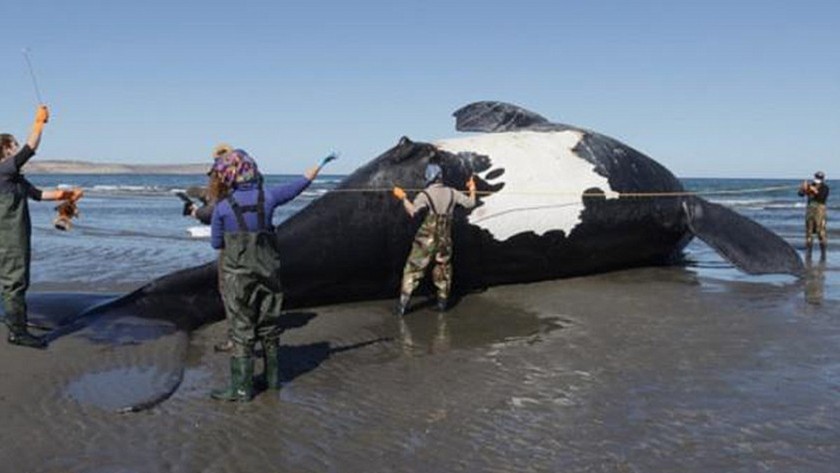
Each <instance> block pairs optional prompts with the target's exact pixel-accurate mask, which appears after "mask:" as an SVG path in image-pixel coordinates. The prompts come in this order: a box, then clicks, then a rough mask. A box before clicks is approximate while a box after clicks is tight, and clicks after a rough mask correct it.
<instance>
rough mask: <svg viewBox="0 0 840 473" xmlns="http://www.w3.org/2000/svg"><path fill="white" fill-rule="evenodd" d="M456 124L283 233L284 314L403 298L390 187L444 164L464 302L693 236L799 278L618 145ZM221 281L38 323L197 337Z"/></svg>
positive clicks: (74, 309)
mask: <svg viewBox="0 0 840 473" xmlns="http://www.w3.org/2000/svg"><path fill="white" fill-rule="evenodd" d="M455 117H456V127H457V129H458V130H460V131H469V132H479V133H477V134H472V135H468V136H464V137H460V138H454V139H447V140H441V141H437V142H434V143H419V142H413V141H411V140H409V139H408V138H402V139H400V140H399V142H398V143H397V144H396V146H394V147H393V148H391V149H389V150H387V151H386V152H385V153H383V154H382V155H380V156H379V157H377V158H375V159H373V160H372V161H370V162H369V163H367V164H366V165H364V166H362V167H361V168H359V169H358V170H356V171H355V172H354V173H353V174H351V175H350V176H348V177H347V178H346V179H345V180H344V181H343V182H342V183H341V184H340V185H338V187H337V188H336V189H335V190H334V191H333V192H330V193H327V194H326V195H324V196H322V197H320V198H319V199H317V200H315V201H313V202H312V203H311V204H310V205H308V206H307V207H306V208H304V209H303V210H301V211H300V212H299V213H297V214H296V215H294V216H292V217H291V218H289V219H288V220H286V221H285V222H283V223H282V224H281V225H279V226H278V227H277V228H276V230H275V232H276V236H277V239H278V242H279V244H280V246H281V248H282V252H283V265H284V266H283V269H284V273H283V281H282V283H283V286H284V290H285V306H286V307H288V308H295V307H302V306H311V305H319V304H327V303H332V302H340V301H352V300H363V299H378V298H395V297H396V296H397V294H398V290H399V289H398V288H399V283H400V278H401V273H402V267H403V264H404V262H405V259H406V256H407V255H408V252H409V249H410V246H411V242H412V239H413V236H414V232H415V231H416V229H417V227H418V226H419V223H420V222H419V220H420V219H419V218H417V219H414V220H413V221H412V220H411V219H409V217H408V216H407V215H406V214H405V212H404V210H403V209H402V204H401V203H400V202H399V201H397V200H396V199H394V198H393V197H392V195H391V192H390V190H391V188H392V186H394V185H399V186H401V187H404V188H406V189H408V190H409V193H410V194H411V193H412V192H411V190H412V189H415V190H416V189H419V188H421V187H422V184H423V177H424V169H425V166H426V164H427V163H428V162H430V161H435V162H438V163H440V164H441V166H443V168H444V170H445V176H446V182H447V184H449V185H451V186H454V187H458V188H462V189H463V188H464V185H465V182H466V181H467V179H468V177H469V176H471V175H475V176H476V177H477V184H478V191H479V203H478V205H477V206H476V207H475V208H474V209H472V210H470V211H464V210H463V209H459V210H458V211H456V214H455V222H454V225H453V240H454V245H455V254H454V258H453V265H454V292H453V295H455V296H457V295H463V294H466V293H468V292H470V291H473V290H478V289H482V288H486V287H489V286H493V285H499V284H508V283H524V282H530V281H540V280H546V279H553V278H563V277H570V276H580V275H586V274H593V273H599V272H605V271H612V270H617V269H622V268H631V267H639V266H649V265H667V264H675V263H679V262H680V261H681V255H682V250H683V249H684V248H685V246H686V245H687V244H688V242H689V241H690V240H691V239H692V238H694V237H699V238H701V239H702V240H703V241H705V242H706V243H708V244H709V245H710V246H712V247H713V248H714V249H715V250H717V251H718V252H719V253H720V254H721V255H722V256H723V257H724V258H726V259H727V260H729V261H731V262H732V263H733V264H734V265H735V266H736V267H738V268H740V269H741V270H743V271H745V272H747V273H751V274H764V273H788V274H794V275H800V274H802V272H803V271H804V267H803V263H802V261H801V259H800V257H799V255H798V253H797V252H796V251H795V250H794V249H793V248H792V247H791V246H790V245H789V244H788V243H786V242H785V241H784V240H783V239H781V238H780V237H779V236H777V235H775V234H774V233H772V232H770V231H769V230H767V229H766V228H764V227H763V226H761V225H759V224H757V223H755V222H753V221H751V220H749V219H747V218H745V217H743V216H741V215H739V214H737V213H735V212H733V211H731V210H729V209H727V208H725V207H722V206H719V205H716V204H712V203H709V202H707V201H705V200H703V199H702V198H699V197H697V196H693V195H690V194H689V193H686V192H685V191H684V189H683V187H682V185H681V183H680V182H679V180H678V179H677V178H676V177H675V176H674V175H673V174H671V172H669V171H668V170H667V169H665V168H664V167H663V166H661V165H660V164H658V163H657V162H655V161H653V160H652V159H650V158H648V157H647V156H645V155H643V154H642V153H640V152H638V151H636V150H635V149H633V148H630V147H629V146H627V145H625V144H622V143H621V142H619V141H617V140H615V139H612V138H609V137H607V136H604V135H601V134H599V133H596V132H593V131H589V130H584V129H581V128H577V127H573V126H569V125H562V124H556V123H551V122H549V121H548V120H546V119H545V118H543V117H541V116H539V115H537V114H535V113H533V112H530V111H527V110H524V109H522V108H519V107H516V106H514V105H509V104H504V103H499V102H479V103H474V104H471V105H468V106H466V107H464V108H461V109H460V110H458V111H456V112H455ZM217 277H218V275H217V268H216V264H215V262H211V263H207V264H203V265H200V266H196V267H193V268H188V269H184V270H181V271H177V272H175V273H172V274H169V275H166V276H163V277H161V278H158V279H155V280H153V281H151V282H149V283H148V284H146V285H144V286H142V287H140V288H138V289H137V290H135V291H133V292H131V293H129V294H126V295H123V296H118V297H115V298H100V297H98V298H90V299H89V300H88V299H83V300H75V299H73V300H70V299H67V301H66V303H62V302H61V301H56V300H53V299H55V298H54V297H53V298H52V299H50V300H49V301H47V302H48V303H47V304H46V306H45V307H47V308H46V309H44V310H41V311H40V315H38V314H34V315H36V317H34V318H33V320H35V322H36V323H40V324H43V325H45V326H46V327H52V328H53V330H52V332H50V333H48V334H47V336H46V337H47V339H49V340H54V339H56V338H59V337H61V336H63V335H66V334H68V333H71V332H73V331H76V330H79V329H82V328H84V327H87V326H90V325H91V324H93V323H99V324H102V322H103V321H106V323H105V325H106V326H107V325H108V323H107V321H113V320H122V319H121V318H122V317H127V318H129V319H131V320H137V318H140V319H158V320H160V321H161V323H162V324H163V326H166V327H171V328H172V329H173V330H185V331H190V330H192V329H195V328H198V327H200V326H202V325H205V324H207V323H210V322H214V321H218V320H222V319H223V318H224V309H223V306H222V302H221V298H220V295H219V291H218V289H217ZM425 289H426V290H428V289H429V288H428V287H427V288H425ZM422 290H423V287H422V286H421V291H422ZM57 297H59V298H60V297H62V296H60V295H58V296H57ZM86 301H87V302H86ZM34 302H36V304H34V305H38V304H37V303H43V302H44V301H40V300H38V299H37V296H36V300H35V301H34ZM42 305H43V304H42ZM57 308H60V310H58V309H57ZM97 321H98V322H97ZM155 333H157V332H155ZM182 368H183V367H182ZM180 379H181V375H177V376H173V377H172V385H171V386H168V387H167V388H166V389H163V390H162V391H161V392H160V393H158V394H156V395H155V396H153V397H152V400H150V401H131V402H128V403H127V404H128V405H129V407H128V408H127V409H129V410H137V409H142V408H145V407H149V406H151V405H154V404H155V403H157V402H160V401H161V400H163V399H165V398H166V397H167V396H168V395H169V394H171V393H172V392H173V391H174V390H175V389H176V388H177V385H178V383H180Z"/></svg>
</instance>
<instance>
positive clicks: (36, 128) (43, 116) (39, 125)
mask: <svg viewBox="0 0 840 473" xmlns="http://www.w3.org/2000/svg"><path fill="white" fill-rule="evenodd" d="M49 119H50V111H49V110H48V109H47V106H46V105H39V106H38V110H37V111H36V112H35V123H33V124H32V132H31V133H29V138H28V139H27V140H26V144H28V145H29V147H30V148H32V151H35V150H36V149H38V145H39V144H41V133H43V131H44V124H45V123H47V121H49Z"/></svg>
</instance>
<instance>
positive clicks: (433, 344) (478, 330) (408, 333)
mask: <svg viewBox="0 0 840 473" xmlns="http://www.w3.org/2000/svg"><path fill="white" fill-rule="evenodd" d="M568 323H570V322H569V321H567V320H561V319H560V318H558V317H551V316H546V315H545V314H543V315H542V316H538V314H537V313H534V312H528V311H525V310H523V309H521V308H517V307H512V306H503V305H499V304H498V303H495V302H489V301H485V300H483V299H473V300H471V301H470V303H469V304H461V305H458V306H456V307H454V308H453V309H450V310H449V311H447V312H437V311H433V310H431V309H429V310H422V309H421V310H417V311H414V312H412V313H411V314H410V315H408V316H406V317H399V318H397V331H398V334H399V339H400V341H401V349H402V352H403V353H404V354H406V355H410V356H416V355H422V354H427V355H432V354H443V353H446V352H449V351H451V350H453V349H469V348H476V347H482V346H490V345H494V344H497V343H510V342H515V341H519V340H526V341H529V342H533V341H536V340H537V339H539V337H540V336H542V335H545V334H548V333H550V332H552V331H554V330H556V329H559V328H563V327H564V326H565V325H567V324H568Z"/></svg>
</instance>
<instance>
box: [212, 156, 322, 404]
mask: <svg viewBox="0 0 840 473" xmlns="http://www.w3.org/2000/svg"><path fill="white" fill-rule="evenodd" d="M214 170H215V171H216V172H217V173H218V175H219V177H220V178H221V179H222V181H223V182H224V183H225V185H227V186H228V187H230V188H231V189H232V192H231V193H230V194H229V195H228V196H227V197H226V198H224V199H222V200H220V201H219V202H218V203H217V204H216V208H215V209H214V210H213V217H212V219H211V221H210V226H211V231H210V243H211V245H212V246H213V248H215V249H218V250H222V255H221V260H220V264H221V274H222V283H221V292H222V300H223V301H224V306H225V312H226V315H227V320H228V322H229V324H230V336H231V339H232V340H233V350H232V355H231V358H230V384H229V385H228V386H227V387H226V388H223V389H218V390H214V391H212V392H211V393H210V395H211V397H212V398H213V399H217V400H223V401H240V402H247V401H250V400H251V399H252V398H253V396H254V347H255V345H256V343H257V342H259V343H260V344H261V345H262V348H263V361H264V370H265V380H266V385H267V387H268V388H269V389H280V361H279V359H278V351H279V335H280V334H279V327H278V322H279V318H280V312H281V309H282V305H283V287H282V286H281V283H280V255H279V251H278V247H277V240H276V238H275V235H274V232H273V227H272V222H271V220H272V215H273V214H274V209H275V208H277V207H278V206H280V205H283V204H285V203H286V202H288V201H290V200H292V199H294V198H295V197H296V196H298V195H299V194H300V193H301V192H303V191H304V189H306V188H307V187H309V185H310V184H311V182H312V180H313V179H315V177H316V176H317V175H318V172H319V171H320V166H316V167H313V168H312V169H310V170H308V171H307V172H306V173H305V174H304V175H303V176H301V177H299V178H297V179H295V180H294V181H292V182H290V183H287V184H284V185H280V186H276V187H271V188H265V187H264V185H263V180H262V176H261V175H260V173H259V171H258V169H257V163H256V162H255V161H254V159H253V158H251V157H250V156H249V155H248V153H246V152H245V151H243V150H241V149H236V150H233V151H231V152H229V153H227V154H225V155H224V156H222V157H221V158H219V159H218V160H217V161H216V165H215V167H214Z"/></svg>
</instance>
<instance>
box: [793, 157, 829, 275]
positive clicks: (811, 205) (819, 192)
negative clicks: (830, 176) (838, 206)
mask: <svg viewBox="0 0 840 473" xmlns="http://www.w3.org/2000/svg"><path fill="white" fill-rule="evenodd" d="M828 191H829V189H828V184H826V183H825V174H823V172H822V171H817V172H816V173H814V180H813V181H811V182H808V181H805V182H803V183H802V185H801V186H800V188H799V195H800V196H803V197H804V196H807V197H808V209H807V210H806V213H805V250H806V253H805V255H806V257H807V258H809V259H810V258H811V250H812V249H813V247H814V235H817V238H818V239H819V241H820V259H822V260H825V256H826V255H825V252H826V246H827V245H828V235H827V229H826V227H827V223H826V220H827V216H826V208H825V203H826V201H827V200H828Z"/></svg>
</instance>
